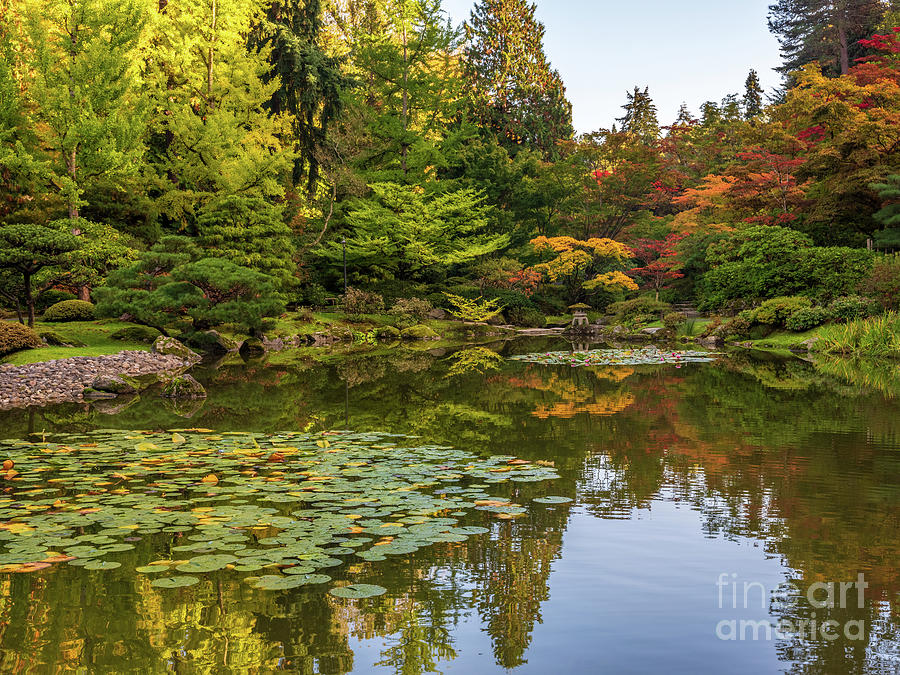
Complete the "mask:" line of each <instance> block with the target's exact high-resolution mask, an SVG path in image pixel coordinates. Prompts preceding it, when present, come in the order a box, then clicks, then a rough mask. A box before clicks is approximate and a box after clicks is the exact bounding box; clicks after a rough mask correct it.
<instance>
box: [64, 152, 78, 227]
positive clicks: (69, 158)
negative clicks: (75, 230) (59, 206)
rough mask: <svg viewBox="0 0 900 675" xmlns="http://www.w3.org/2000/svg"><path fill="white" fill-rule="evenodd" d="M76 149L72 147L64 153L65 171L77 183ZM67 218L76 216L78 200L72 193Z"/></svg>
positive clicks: (72, 218)
mask: <svg viewBox="0 0 900 675" xmlns="http://www.w3.org/2000/svg"><path fill="white" fill-rule="evenodd" d="M76 152H77V150H76V149H75V148H72V150H71V152H69V153H68V154H66V171H67V172H68V173H69V177H70V178H71V179H72V182H73V183H75V185H77V184H78V183H77V177H78V162H77V159H78V158H77V155H76ZM69 218H70V219H71V220H75V219H76V218H78V202H77V201H76V196H75V195H73V196H72V197H70V198H69Z"/></svg>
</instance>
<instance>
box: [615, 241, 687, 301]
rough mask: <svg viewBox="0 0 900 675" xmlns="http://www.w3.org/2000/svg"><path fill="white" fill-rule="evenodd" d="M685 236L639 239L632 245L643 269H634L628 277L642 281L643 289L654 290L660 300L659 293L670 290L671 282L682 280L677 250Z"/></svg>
mask: <svg viewBox="0 0 900 675" xmlns="http://www.w3.org/2000/svg"><path fill="white" fill-rule="evenodd" d="M685 236H686V235H683V234H675V233H673V234H670V235H668V236H667V237H666V238H665V239H638V240H637V242H635V243H634V244H632V245H631V249H632V250H633V251H634V257H635V258H636V259H637V260H638V261H640V262H641V263H643V266H642V267H634V268H632V269H631V270H629V271H628V275H629V276H630V277H632V278H634V279H640V280H641V281H642V282H643V284H642V285H641V288H644V289H648V290H649V289H652V290H654V291H655V292H656V299H657V300H659V292H660V291H661V290H663V289H664V288H668V287H669V286H670V285H671V282H673V281H675V280H676V279H682V278H683V277H684V274H682V273H681V272H680V271H679V268H680V267H681V258H680V254H679V251H678V249H677V245H678V242H680V241H681V240H682V239H684V238H685Z"/></svg>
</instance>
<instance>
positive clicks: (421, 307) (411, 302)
mask: <svg viewBox="0 0 900 675" xmlns="http://www.w3.org/2000/svg"><path fill="white" fill-rule="evenodd" d="M433 309H434V306H433V305H432V304H431V303H430V302H428V300H420V299H419V298H400V299H399V300H397V302H395V303H394V306H393V307H391V310H390V312H388V314H390V315H391V316H399V317H409V318H413V319H416V320H417V321H423V320H424V319H426V318H427V317H428V313H429V312H430V311H431V310H433Z"/></svg>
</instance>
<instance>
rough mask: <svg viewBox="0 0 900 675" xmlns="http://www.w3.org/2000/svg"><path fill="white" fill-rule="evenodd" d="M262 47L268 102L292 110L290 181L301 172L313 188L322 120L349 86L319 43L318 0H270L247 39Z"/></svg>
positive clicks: (324, 127)
mask: <svg viewBox="0 0 900 675" xmlns="http://www.w3.org/2000/svg"><path fill="white" fill-rule="evenodd" d="M264 47H270V48H271V51H270V52H269V62H270V64H271V71H270V72H269V74H268V75H267V76H266V77H264V78H263V79H264V80H265V81H266V82H269V81H272V80H275V79H276V78H277V81H278V82H279V87H278V89H276V90H275V93H274V94H273V95H272V98H271V100H270V101H269V103H268V108H269V110H271V112H272V113H274V114H276V115H279V114H281V113H284V112H287V113H290V115H291V116H292V127H293V137H294V142H295V143H296V146H297V157H296V159H295V161H294V171H293V182H294V183H295V184H296V183H299V182H300V181H301V180H303V176H304V175H305V178H306V183H307V189H308V191H309V193H310V194H314V193H315V189H316V186H317V183H318V179H319V165H320V156H321V154H322V153H323V152H324V151H325V150H324V148H325V146H326V134H327V132H328V125H329V124H330V123H331V122H333V121H334V120H335V119H336V118H337V117H338V115H339V114H340V112H341V108H342V100H341V95H342V93H343V92H344V91H345V90H346V89H347V88H348V86H349V81H348V80H347V78H346V77H345V76H344V75H343V73H342V72H341V62H340V59H337V58H335V57H333V56H330V55H329V54H327V53H326V52H325V49H324V48H323V46H322V3H321V1H320V0H276V1H275V2H273V3H272V4H271V5H269V8H268V10H267V12H266V18H265V20H264V21H262V22H261V23H260V24H259V25H258V26H257V28H256V30H255V31H254V34H253V38H252V40H251V48H264Z"/></svg>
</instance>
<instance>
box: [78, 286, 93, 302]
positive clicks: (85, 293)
mask: <svg viewBox="0 0 900 675" xmlns="http://www.w3.org/2000/svg"><path fill="white" fill-rule="evenodd" d="M78 299H79V300H84V301H85V302H90V301H91V287H90V286H79V287H78Z"/></svg>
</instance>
